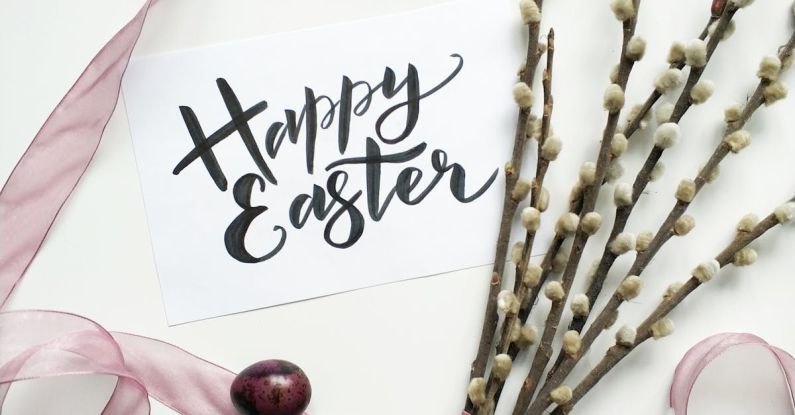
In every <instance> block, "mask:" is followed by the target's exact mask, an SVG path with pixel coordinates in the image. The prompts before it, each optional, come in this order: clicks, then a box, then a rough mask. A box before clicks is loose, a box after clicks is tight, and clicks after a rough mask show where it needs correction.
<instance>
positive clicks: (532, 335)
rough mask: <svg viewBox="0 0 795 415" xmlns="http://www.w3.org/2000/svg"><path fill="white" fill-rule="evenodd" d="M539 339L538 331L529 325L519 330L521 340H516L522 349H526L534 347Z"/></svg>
mask: <svg viewBox="0 0 795 415" xmlns="http://www.w3.org/2000/svg"><path fill="white" fill-rule="evenodd" d="M537 339H538V330H536V328H535V327H533V326H532V325H530V324H528V325H525V326H524V327H522V328H521V329H520V330H519V339H517V340H516V345H517V346H519V348H520V349H524V348H526V347H529V346H532V345H534V344H535V342H536V340H537Z"/></svg>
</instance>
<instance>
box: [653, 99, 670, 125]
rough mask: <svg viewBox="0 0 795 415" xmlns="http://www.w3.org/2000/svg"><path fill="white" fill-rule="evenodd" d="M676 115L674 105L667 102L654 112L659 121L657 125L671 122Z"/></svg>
mask: <svg viewBox="0 0 795 415" xmlns="http://www.w3.org/2000/svg"><path fill="white" fill-rule="evenodd" d="M673 113H674V104H673V103H671V102H666V103H664V104H661V105H660V106H658V107H657V109H656V110H655V111H654V118H655V120H656V121H657V124H660V125H662V124H665V123H667V122H669V121H671V115H673Z"/></svg>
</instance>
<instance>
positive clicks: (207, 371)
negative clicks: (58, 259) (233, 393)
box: [0, 310, 237, 415]
mask: <svg viewBox="0 0 795 415" xmlns="http://www.w3.org/2000/svg"><path fill="white" fill-rule="evenodd" d="M0 336H2V339H3V341H2V342H0V405H2V402H3V400H4V399H5V395H6V393H7V392H8V389H9V387H10V386H11V383H13V382H15V381H19V380H26V379H37V378H43V377H51V376H62V375H82V374H95V373H102V374H109V375H114V376H117V377H118V381H117V383H116V388H115V390H114V391H113V394H112V395H111V396H110V398H109V399H108V403H107V404H106V405H105V409H104V410H103V411H102V413H103V414H108V415H110V414H124V415H145V414H148V413H149V400H148V399H147V395H151V396H152V397H153V398H155V399H157V400H159V401H160V402H163V403H164V404H165V405H167V406H169V407H171V408H172V409H174V410H175V411H177V412H179V413H183V414H208V415H210V414H222V415H227V414H228V415H232V414H236V413H237V411H236V410H235V408H234V406H233V405H232V403H231V400H230V399H229V385H231V383H232V380H233V379H234V377H235V374H234V373H232V372H230V371H228V370H226V369H223V368H221V367H219V366H216V365H214V364H212V363H209V362H207V361H205V360H201V359H199V358H198V357H196V356H193V355H191V354H190V353H188V352H186V351H184V350H182V349H180V348H178V347H176V346H173V345H171V344H168V343H164V342H161V341H158V340H154V339H150V338H147V337H141V336H135V335H132V334H126V333H117V332H108V331H106V330H105V329H104V328H102V326H100V325H99V324H97V323H95V322H93V321H91V320H88V319H86V318H84V317H80V316H77V315H74V314H68V313H62V312H55V311H28V310H25V311H9V312H4V313H0Z"/></svg>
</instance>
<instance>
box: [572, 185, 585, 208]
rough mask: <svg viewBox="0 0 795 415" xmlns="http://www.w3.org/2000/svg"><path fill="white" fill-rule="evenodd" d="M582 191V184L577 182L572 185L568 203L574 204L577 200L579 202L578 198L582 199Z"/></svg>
mask: <svg viewBox="0 0 795 415" xmlns="http://www.w3.org/2000/svg"><path fill="white" fill-rule="evenodd" d="M583 190H584V189H583V187H582V183H580V181H579V180H577V181H576V182H575V183H574V186H572V187H571V192H570V193H569V202H570V203H574V202H576V201H577V200H580V198H581V197H582V191H583Z"/></svg>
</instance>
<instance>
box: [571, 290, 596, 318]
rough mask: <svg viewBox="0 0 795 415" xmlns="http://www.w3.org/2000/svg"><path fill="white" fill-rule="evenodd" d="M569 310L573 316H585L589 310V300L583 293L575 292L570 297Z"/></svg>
mask: <svg viewBox="0 0 795 415" xmlns="http://www.w3.org/2000/svg"><path fill="white" fill-rule="evenodd" d="M571 312H572V313H574V315H575V316H578V317H585V316H587V315H588V313H590V312H591V300H590V299H588V296H587V295H585V294H577V295H575V296H574V298H572V299H571Z"/></svg>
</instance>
